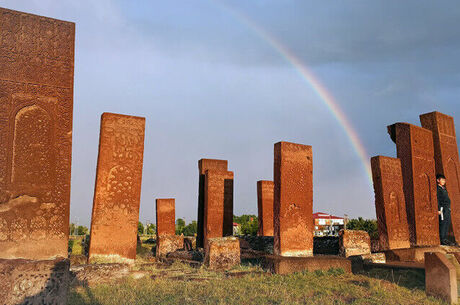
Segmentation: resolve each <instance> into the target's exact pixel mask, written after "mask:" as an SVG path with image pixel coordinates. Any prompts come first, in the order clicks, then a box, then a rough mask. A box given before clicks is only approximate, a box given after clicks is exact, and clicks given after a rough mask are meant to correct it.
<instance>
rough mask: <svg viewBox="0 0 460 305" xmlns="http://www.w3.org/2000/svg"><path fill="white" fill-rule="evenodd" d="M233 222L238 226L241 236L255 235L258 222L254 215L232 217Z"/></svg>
mask: <svg viewBox="0 0 460 305" xmlns="http://www.w3.org/2000/svg"><path fill="white" fill-rule="evenodd" d="M233 222H236V223H237V224H239V225H240V227H241V234H242V235H252V236H256V235H257V231H258V230H259V220H258V218H257V216H256V215H241V216H233Z"/></svg>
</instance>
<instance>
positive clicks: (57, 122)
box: [0, 8, 75, 259]
mask: <svg viewBox="0 0 460 305" xmlns="http://www.w3.org/2000/svg"><path fill="white" fill-rule="evenodd" d="M74 41H75V24H74V23H71V22H66V21H60V20H56V19H51V18H46V17H41V16H36V15H31V14H26V13H22V12H17V11H11V10H7V9H3V8H0V143H1V145H0V258H11V259H13V258H26V259H49V258H53V257H58V256H61V257H67V242H68V233H69V202H70V170H71V153H72V109H73V70H74V69H73V67H74Z"/></svg>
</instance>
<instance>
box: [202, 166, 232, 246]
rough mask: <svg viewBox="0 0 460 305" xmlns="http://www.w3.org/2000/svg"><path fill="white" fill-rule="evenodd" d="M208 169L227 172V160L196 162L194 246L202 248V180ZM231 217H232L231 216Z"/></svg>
mask: <svg viewBox="0 0 460 305" xmlns="http://www.w3.org/2000/svg"><path fill="white" fill-rule="evenodd" d="M208 169H212V170H217V171H223V172H226V171H227V170H228V161H227V160H217V159H200V160H199V161H198V171H199V184H198V221H197V234H196V245H197V247H200V248H203V247H204V243H203V235H204V197H205V196H204V180H205V179H204V178H205V173H206V171H207V170H208ZM232 217H233V215H232Z"/></svg>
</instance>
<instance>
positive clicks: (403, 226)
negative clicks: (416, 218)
mask: <svg viewBox="0 0 460 305" xmlns="http://www.w3.org/2000/svg"><path fill="white" fill-rule="evenodd" d="M371 165H372V177H373V180H374V192H375V210H376V213H377V225H378V230H379V243H380V249H381V250H390V249H399V248H409V247H410V242H409V228H408V225H407V216H406V200H405V197H404V191H403V180H402V170H401V161H400V160H399V159H395V158H390V157H383V156H377V157H373V158H372V159H371Z"/></svg>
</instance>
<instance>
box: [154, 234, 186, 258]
mask: <svg viewBox="0 0 460 305" xmlns="http://www.w3.org/2000/svg"><path fill="white" fill-rule="evenodd" d="M184 246H185V245H184V236H182V235H180V236H179V235H164V234H163V235H160V236H158V237H157V246H156V253H155V254H156V256H157V257H165V256H167V255H168V253H171V252H174V251H177V250H182V249H184Z"/></svg>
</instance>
